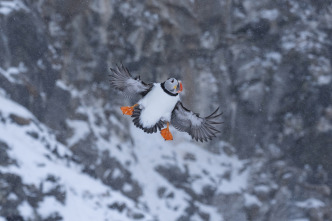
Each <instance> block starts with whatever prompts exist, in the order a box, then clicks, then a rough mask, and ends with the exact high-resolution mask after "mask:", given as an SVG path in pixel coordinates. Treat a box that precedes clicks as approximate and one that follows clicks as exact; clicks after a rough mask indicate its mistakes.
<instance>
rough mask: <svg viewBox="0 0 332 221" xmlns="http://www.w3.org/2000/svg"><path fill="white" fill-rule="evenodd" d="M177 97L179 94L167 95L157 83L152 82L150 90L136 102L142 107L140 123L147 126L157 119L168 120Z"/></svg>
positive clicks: (153, 123)
mask: <svg viewBox="0 0 332 221" xmlns="http://www.w3.org/2000/svg"><path fill="white" fill-rule="evenodd" d="M179 99H180V98H179V95H178V96H171V95H168V94H166V93H165V92H164V91H163V89H162V88H161V86H160V84H159V83H158V84H154V86H153V88H152V90H151V91H150V92H149V93H148V94H147V95H145V97H144V98H142V99H141V100H140V101H139V102H138V104H139V105H140V108H141V109H142V111H141V116H140V123H141V124H142V125H143V127H145V128H149V127H152V126H154V125H155V124H156V123H157V122H158V121H159V120H165V121H170V120H171V114H172V111H173V109H174V107H175V105H176V103H177V102H178V101H179Z"/></svg>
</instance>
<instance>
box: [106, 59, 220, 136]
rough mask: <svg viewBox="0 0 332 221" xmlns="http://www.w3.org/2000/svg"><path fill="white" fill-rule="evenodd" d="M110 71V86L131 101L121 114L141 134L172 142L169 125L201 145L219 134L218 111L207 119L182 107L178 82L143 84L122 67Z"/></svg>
mask: <svg viewBox="0 0 332 221" xmlns="http://www.w3.org/2000/svg"><path fill="white" fill-rule="evenodd" d="M110 70H111V74H110V75H109V77H110V84H111V86H112V87H113V88H115V89H116V90H118V91H120V92H121V93H122V94H124V95H125V96H126V97H128V98H130V99H131V100H132V101H133V102H134V105H133V106H128V107H121V110H122V113H123V114H125V115H130V116H131V117H132V118H133V122H134V124H135V126H136V127H138V128H140V129H142V130H143V131H144V132H146V133H156V132H157V131H160V134H161V136H162V137H163V138H164V139H165V140H173V136H172V134H171V132H170V130H169V125H170V124H172V125H173V126H174V127H175V128H176V129H178V130H179V131H183V132H187V133H188V134H189V135H191V137H192V139H195V140H196V141H201V142H203V141H208V140H211V139H212V138H213V137H216V135H217V134H218V133H220V131H219V130H218V129H217V128H216V127H215V125H217V124H221V123H222V122H220V121H218V119H217V118H218V117H220V116H221V115H222V113H218V110H219V108H217V109H216V110H215V111H214V112H213V113H212V114H210V115H209V116H207V117H200V116H199V114H197V113H194V112H192V111H190V110H189V109H187V108H185V107H184V106H183V104H182V102H181V101H180V97H179V93H181V92H182V90H183V86H182V82H181V81H178V80H177V79H175V78H169V79H167V80H166V81H165V82H163V83H145V82H143V81H142V80H141V79H140V77H139V76H138V77H136V78H133V77H132V76H131V74H130V73H129V71H128V69H127V68H125V67H124V66H123V65H121V66H118V65H117V66H116V68H115V69H113V68H110ZM165 126H166V128H164V127H165ZM162 128H164V129H162Z"/></svg>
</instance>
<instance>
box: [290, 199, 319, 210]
mask: <svg viewBox="0 0 332 221" xmlns="http://www.w3.org/2000/svg"><path fill="white" fill-rule="evenodd" d="M296 205H297V206H298V207H301V208H305V209H310V208H319V207H324V206H325V203H323V202H322V201H320V200H318V199H315V198H309V199H307V200H304V201H299V202H296Z"/></svg>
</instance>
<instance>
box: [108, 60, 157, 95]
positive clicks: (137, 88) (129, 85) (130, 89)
mask: <svg viewBox="0 0 332 221" xmlns="http://www.w3.org/2000/svg"><path fill="white" fill-rule="evenodd" d="M110 70H111V71H112V73H111V74H110V75H109V77H110V78H109V79H110V83H111V86H113V87H114V88H115V89H117V90H119V91H120V92H122V93H123V94H124V95H125V96H126V97H128V98H130V99H132V100H136V101H138V100H139V99H140V98H141V97H142V96H144V95H146V94H147V93H148V92H149V91H150V90H151V88H152V87H153V84H151V83H150V84H147V83H144V82H143V81H141V79H140V77H136V78H133V77H132V76H131V74H130V73H129V71H128V69H127V68H125V67H124V66H123V65H121V67H119V66H118V65H117V66H116V68H115V69H113V68H110Z"/></svg>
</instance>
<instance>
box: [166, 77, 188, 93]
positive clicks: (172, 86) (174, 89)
mask: <svg viewBox="0 0 332 221" xmlns="http://www.w3.org/2000/svg"><path fill="white" fill-rule="evenodd" d="M164 85H165V88H166V90H168V91H169V92H171V93H172V94H178V93H180V92H181V91H182V90H183V87H182V83H181V81H178V80H176V79H175V78H169V79H167V80H166V81H165V82H164Z"/></svg>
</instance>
